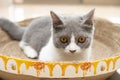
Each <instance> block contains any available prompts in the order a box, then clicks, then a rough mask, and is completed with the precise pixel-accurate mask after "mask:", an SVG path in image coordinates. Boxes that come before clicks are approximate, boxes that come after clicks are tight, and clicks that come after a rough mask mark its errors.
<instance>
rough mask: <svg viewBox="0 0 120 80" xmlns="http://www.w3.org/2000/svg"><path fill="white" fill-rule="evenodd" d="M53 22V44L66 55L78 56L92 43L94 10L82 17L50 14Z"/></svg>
mask: <svg viewBox="0 0 120 80" xmlns="http://www.w3.org/2000/svg"><path fill="white" fill-rule="evenodd" d="M50 14H51V18H52V22H53V43H54V45H55V47H56V48H58V49H60V50H62V51H63V52H65V53H67V54H80V53H82V52H83V51H85V50H86V49H88V48H89V47H90V45H91V43H92V39H93V33H94V24H93V16H94V9H93V10H91V11H90V12H89V13H88V14H86V15H84V16H69V17H58V16H57V15H56V14H55V13H54V12H52V11H51V12H50Z"/></svg>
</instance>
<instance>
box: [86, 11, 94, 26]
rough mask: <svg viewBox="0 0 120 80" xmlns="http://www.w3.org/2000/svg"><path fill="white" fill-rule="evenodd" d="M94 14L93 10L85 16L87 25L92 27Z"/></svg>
mask: <svg viewBox="0 0 120 80" xmlns="http://www.w3.org/2000/svg"><path fill="white" fill-rule="evenodd" d="M94 12H95V9H92V10H91V11H90V12H89V13H88V14H86V15H85V16H84V18H85V22H84V23H85V24H88V25H92V24H93V18H94Z"/></svg>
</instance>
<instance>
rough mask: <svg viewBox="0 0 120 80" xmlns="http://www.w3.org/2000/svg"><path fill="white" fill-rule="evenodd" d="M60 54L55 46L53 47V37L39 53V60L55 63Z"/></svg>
mask: <svg viewBox="0 0 120 80" xmlns="http://www.w3.org/2000/svg"><path fill="white" fill-rule="evenodd" d="M58 53H59V52H58V51H57V50H56V48H55V46H54V45H53V40H52V37H51V38H50V40H49V42H48V43H47V45H46V46H45V47H43V48H42V49H41V51H40V52H39V60H42V61H54V60H56V59H57V58H58V56H59V54H58Z"/></svg>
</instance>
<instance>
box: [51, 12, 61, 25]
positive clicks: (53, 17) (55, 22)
mask: <svg viewBox="0 0 120 80" xmlns="http://www.w3.org/2000/svg"><path fill="white" fill-rule="evenodd" d="M50 15H51V18H52V21H53V26H58V25H62V24H63V22H62V21H61V20H60V18H59V17H58V16H57V15H56V14H55V13H54V12H53V11H50Z"/></svg>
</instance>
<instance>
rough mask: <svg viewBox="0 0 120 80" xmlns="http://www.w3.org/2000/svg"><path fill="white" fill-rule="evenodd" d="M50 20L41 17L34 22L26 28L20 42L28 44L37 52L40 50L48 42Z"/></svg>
mask: <svg viewBox="0 0 120 80" xmlns="http://www.w3.org/2000/svg"><path fill="white" fill-rule="evenodd" d="M51 26H52V23H51V20H50V17H43V18H42V17H41V18H40V19H36V20H34V21H33V22H32V23H31V24H30V25H29V26H28V28H27V30H26V32H25V34H24V35H23V38H22V41H24V42H26V43H28V45H29V46H31V47H32V48H34V49H35V50H36V51H37V52H39V51H40V50H41V48H42V47H43V46H45V44H47V42H48V41H49V38H50V36H51V31H50V30H51V29H50V28H51Z"/></svg>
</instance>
